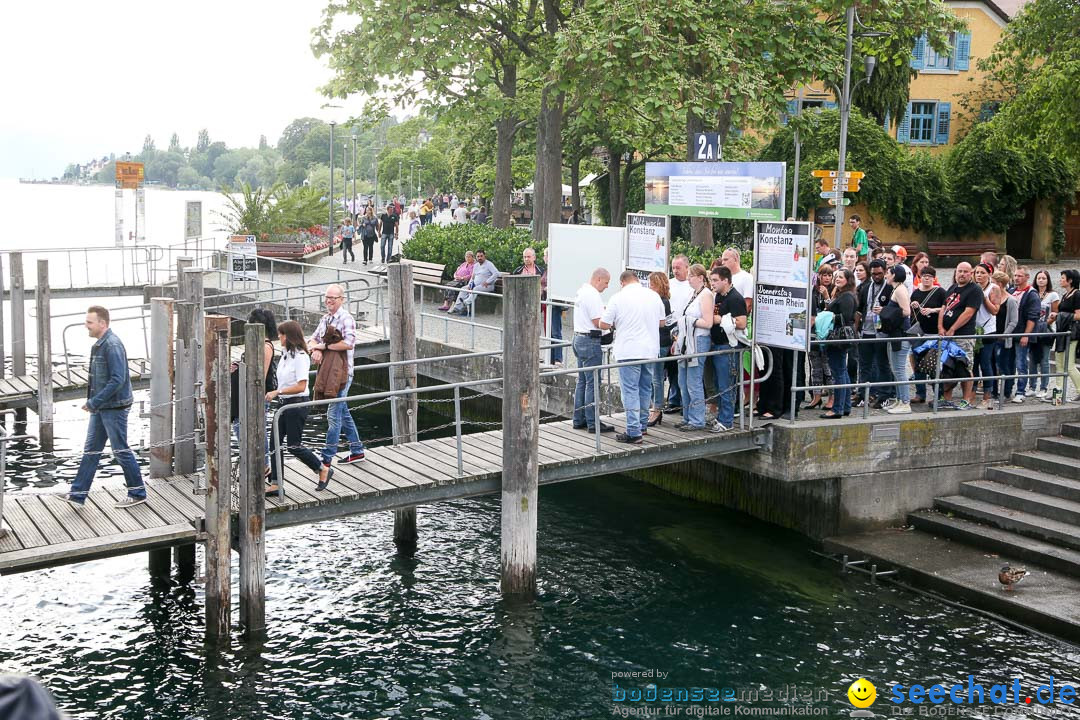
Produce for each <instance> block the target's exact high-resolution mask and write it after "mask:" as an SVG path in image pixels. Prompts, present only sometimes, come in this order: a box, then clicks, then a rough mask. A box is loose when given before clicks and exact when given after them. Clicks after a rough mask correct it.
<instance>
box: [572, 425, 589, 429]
mask: <svg viewBox="0 0 1080 720" xmlns="http://www.w3.org/2000/svg"><path fill="white" fill-rule="evenodd" d="M570 427H572V428H574V429H575V430H587V429H588V427H589V426H588V424H586V423H581V424H580V425H579V424H577V423H574V424H573V425H571V426H570Z"/></svg>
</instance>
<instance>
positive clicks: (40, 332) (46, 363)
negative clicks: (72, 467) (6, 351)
mask: <svg viewBox="0 0 1080 720" xmlns="http://www.w3.org/2000/svg"><path fill="white" fill-rule="evenodd" d="M34 302H35V305H36V309H37V346H38V373H37V374H38V444H39V445H40V447H41V450H42V452H49V453H51V452H52V451H53V385H52V334H51V333H52V317H51V316H50V314H49V261H48V260H38V262H37V288H36V289H35V290H34Z"/></svg>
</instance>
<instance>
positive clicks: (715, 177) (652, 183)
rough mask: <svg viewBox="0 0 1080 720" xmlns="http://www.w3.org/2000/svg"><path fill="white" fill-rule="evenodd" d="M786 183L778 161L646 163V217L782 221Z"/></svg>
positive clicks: (783, 166)
mask: <svg viewBox="0 0 1080 720" xmlns="http://www.w3.org/2000/svg"><path fill="white" fill-rule="evenodd" d="M785 181H786V175H785V164H784V163H777V162H710V163H697V162H655V163H653V162H650V163H645V212H647V213H653V214H658V215H682V216H687V217H708V218H738V219H741V220H783V219H784V195H785V189H784V183H785Z"/></svg>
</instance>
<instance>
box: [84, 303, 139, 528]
mask: <svg viewBox="0 0 1080 720" xmlns="http://www.w3.org/2000/svg"><path fill="white" fill-rule="evenodd" d="M86 330H87V331H88V332H89V333H90V337H92V338H95V339H96V340H97V342H96V343H94V347H93V348H91V350H90V385H89V386H88V387H87V389H86V404H85V405H83V410H86V411H87V412H89V413H90V427H89V428H87V431H86V445H85V447H83V457H82V461H81V462H80V463H79V471H78V472H77V473H76V474H75V482H73V483H71V494H70V495H68V502H70V503H71V504H72V505H76V506H78V507H82V505H83V504H84V503H85V502H86V495H87V493H89V492H90V485H91V483H93V482H94V473H96V472H97V468H98V462H99V461H100V459H101V451H102V450H103V449H104V448H105V440H106V439H107V440H108V441H109V445H110V446H111V447H112V452H113V455H114V456H115V457H116V461H117V462H119V463H120V467H121V468H122V469H123V471H124V481H125V482H126V483H127V489H128V492H127V497H126V498H124V499H123V500H121V501H120V502H118V503H116V507H118V508H130V507H134V506H135V505H141V504H142V503H144V502H146V488H145V487H144V486H143V480H142V473H141V472H140V471H139V464H138V463H137V462H136V461H135V453H133V452H132V451H131V449H130V448H129V447H128V442H127V423H128V411H129V410H130V409H131V403H132V400H133V398H132V394H131V376H130V375H129V374H128V361H127V351H126V350H125V349H124V343H122V342H120V338H118V337H117V336H116V333H114V332H113V331H112V330H110V329H109V311H108V310H106V309H105V308H103V307H101V306H99V305H94V306H92V307H90V308H89V309H88V310H87V311H86Z"/></svg>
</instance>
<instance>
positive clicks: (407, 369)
mask: <svg viewBox="0 0 1080 720" xmlns="http://www.w3.org/2000/svg"><path fill="white" fill-rule="evenodd" d="M386 283H387V292H388V298H389V305H390V327H391V328H394V330H393V331H392V332H391V333H390V361H391V362H398V361H401V360H415V359H416V313H415V312H414V311H413V282H412V266H411V265H409V264H407V263H390V264H389V265H387V266H386ZM416 385H417V381H416V365H415V364H409V365H396V366H394V367H391V368H390V389H391V390H404V389H407V388H412V389H415V388H416ZM391 406H392V408H393V432H394V444H395V445H401V444H403V443H407V442H416V437H417V424H416V421H417V417H416V416H417V399H416V395H415V394H414V395H408V396H406V397H396V398H393V399H392V401H391ZM416 541H417V532H416V508H415V507H411V508H405V509H403V510H395V511H394V545H396V546H397V548H398V552H400V553H402V554H404V555H412V554H413V553H415V552H416Z"/></svg>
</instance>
